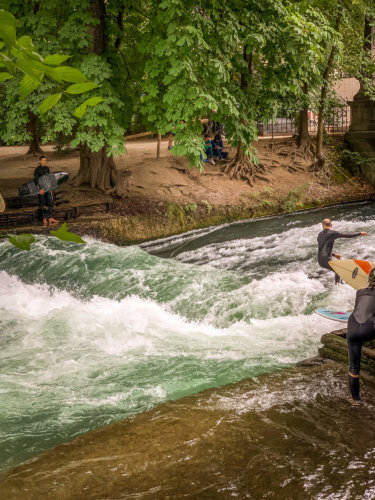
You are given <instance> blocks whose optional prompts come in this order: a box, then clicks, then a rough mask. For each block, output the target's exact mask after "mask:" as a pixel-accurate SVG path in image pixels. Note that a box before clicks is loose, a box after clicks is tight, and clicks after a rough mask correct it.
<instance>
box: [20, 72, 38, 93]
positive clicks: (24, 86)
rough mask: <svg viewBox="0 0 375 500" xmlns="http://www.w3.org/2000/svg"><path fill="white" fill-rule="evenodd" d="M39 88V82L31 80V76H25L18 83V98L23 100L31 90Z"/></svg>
mask: <svg viewBox="0 0 375 500" xmlns="http://www.w3.org/2000/svg"><path fill="white" fill-rule="evenodd" d="M37 87H39V82H38V81H37V80H34V78H31V76H28V75H25V76H24V77H23V78H22V80H21V81H20V97H21V99H25V97H27V96H28V95H29V94H31V92H32V91H33V90H35V89H36V88H37Z"/></svg>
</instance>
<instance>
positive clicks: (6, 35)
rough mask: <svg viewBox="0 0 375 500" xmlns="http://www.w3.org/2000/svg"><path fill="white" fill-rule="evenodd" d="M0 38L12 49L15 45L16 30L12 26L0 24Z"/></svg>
mask: <svg viewBox="0 0 375 500" xmlns="http://www.w3.org/2000/svg"><path fill="white" fill-rule="evenodd" d="M0 38H1V39H2V40H4V42H5V43H6V45H8V46H9V47H12V46H13V45H15V43H16V30H15V29H14V28H13V26H9V25H6V24H1V23H0Z"/></svg>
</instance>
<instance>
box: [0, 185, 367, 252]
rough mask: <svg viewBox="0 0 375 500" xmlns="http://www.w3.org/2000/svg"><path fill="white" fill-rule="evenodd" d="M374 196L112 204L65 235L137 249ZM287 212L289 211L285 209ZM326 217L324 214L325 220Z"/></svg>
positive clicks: (45, 230) (31, 228)
mask: <svg viewBox="0 0 375 500" xmlns="http://www.w3.org/2000/svg"><path fill="white" fill-rule="evenodd" d="M374 200H375V190H374V189H373V188H370V187H369V186H367V187H366V189H364V190H363V191H362V190H361V191H360V192H354V193H353V192H351V193H349V194H348V195H347V194H345V193H342V195H341V196H337V197H334V198H330V199H329V198H327V199H325V200H323V201H322V200H321V199H312V200H311V199H309V200H303V199H302V200H300V201H297V198H293V197H292V199H291V200H289V202H288V203H286V202H285V199H284V198H282V199H279V200H274V201H272V202H270V201H269V202H267V200H259V203H256V204H253V205H251V206H243V205H241V206H210V205H208V204H194V205H180V204H178V203H174V202H173V203H170V202H162V201H153V200H142V201H141V202H139V200H138V202H137V203H138V208H140V209H139V210H136V211H132V213H130V214H129V213H128V212H129V210H128V208H129V203H130V202H126V203H124V202H117V203H115V204H114V207H113V210H111V211H110V212H108V213H104V214H96V215H94V216H78V217H77V218H76V219H71V220H69V221H68V222H67V223H68V227H69V230H70V231H72V232H75V233H77V234H79V235H80V236H90V237H93V238H96V239H99V240H101V241H103V242H106V243H113V244H116V245H119V246H128V245H137V244H141V243H147V242H152V241H153V240H158V239H163V238H168V237H171V236H176V235H182V234H183V233H188V232H193V231H197V230H202V229H208V228H215V227H217V226H221V225H224V224H230V223H235V222H246V221H250V220H253V221H256V220H262V219H265V218H270V217H275V216H283V215H294V214H298V213H303V212H309V211H316V210H321V209H324V208H326V209H327V211H329V209H330V208H333V207H336V206H340V205H346V204H351V203H360V202H372V201H374ZM288 207H290V210H288V209H286V208H288ZM328 216H329V213H328V214H327V217H328ZM51 229H52V227H43V226H42V225H27V226H22V227H15V228H9V229H0V237H6V236H7V234H22V233H32V234H44V235H48V234H49V232H50V230H51Z"/></svg>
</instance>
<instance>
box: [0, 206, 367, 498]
mask: <svg viewBox="0 0 375 500" xmlns="http://www.w3.org/2000/svg"><path fill="white" fill-rule="evenodd" d="M327 215H328V216H330V217H331V218H332V219H334V229H337V230H340V231H344V232H356V231H367V232H369V237H367V238H362V237H361V238H355V239H351V240H339V241H338V242H336V246H335V249H336V251H338V252H339V253H341V255H342V256H343V257H347V258H352V257H358V258H362V259H367V260H372V259H373V255H374V250H375V228H374V220H375V207H374V205H373V204H372V203H362V204H349V205H344V206H341V207H335V208H330V209H329V210H320V211H319V210H317V211H313V212H306V213H299V214H294V215H290V216H281V217H271V218H267V219H262V220H257V221H245V222H241V223H235V224H230V225H225V226H222V227H219V228H211V229H208V230H204V231H197V232H193V233H190V234H187V235H182V236H179V237H173V238H167V239H165V240H162V241H158V242H151V243H148V244H144V245H141V246H133V247H123V248H121V247H117V246H115V245H110V244H105V243H102V242H99V241H95V240H93V239H90V238H88V239H87V244H86V245H76V244H69V243H63V242H61V241H59V240H57V239H54V238H47V237H43V236H38V237H37V238H36V243H35V244H34V245H32V249H31V251H30V252H24V251H20V250H18V249H16V248H15V247H13V246H11V245H10V244H9V243H8V242H2V243H0V312H1V317H0V329H1V335H0V347H1V349H0V380H1V384H0V386H1V390H0V405H1V409H2V411H1V413H0V466H1V469H3V470H4V469H9V468H10V467H12V466H14V465H16V464H18V463H20V462H22V461H24V460H25V459H27V458H29V457H31V456H33V455H36V454H38V453H40V452H41V451H43V450H46V449H48V448H51V447H52V446H54V445H56V444H58V443H61V442H65V441H69V440H71V439H73V438H74V437H76V436H78V435H81V434H84V433H86V432H87V431H89V430H93V429H96V428H99V427H101V426H105V425H107V424H109V423H112V422H116V421H119V420H121V419H124V418H125V417H129V416H132V415H135V414H139V413H144V412H146V411H147V410H150V409H152V408H154V407H156V406H157V405H159V404H160V403H163V402H165V401H169V400H178V399H179V398H182V397H184V396H189V395H194V394H197V393H198V392H200V391H202V390H204V389H208V388H215V387H222V386H224V385H226V384H228V383H237V382H239V381H241V380H244V379H248V378H253V377H257V378H256V379H254V380H255V381H256V380H264V378H262V377H263V375H262V374H272V373H273V374H274V375H273V376H274V377H280V375H279V374H280V373H283V372H278V371H277V370H280V369H281V368H288V367H293V366H294V365H295V364H296V363H297V362H298V361H300V360H303V359H305V358H308V357H310V356H314V355H315V354H316V353H317V348H318V347H319V345H320V337H321V335H322V334H324V333H326V332H329V331H331V330H334V329H337V323H334V322H331V321H329V320H325V319H323V318H321V317H318V316H317V315H316V314H315V313H314V309H316V308H317V307H332V308H335V309H338V310H348V309H350V308H352V307H353V301H354V296H355V292H354V290H353V289H351V288H350V287H349V286H347V285H341V286H335V285H334V282H333V276H332V275H331V273H329V272H327V271H325V270H323V269H320V268H319V267H318V266H317V263H316V246H317V245H316V237H317V233H318V232H319V231H320V221H321V219H322V218H324V217H326V216H327ZM291 370H292V372H290V373H294V372H293V370H294V369H293V368H291ZM285 373H289V372H285ZM260 375H262V377H259V376H260ZM341 376H343V377H344V375H342V374H341V373H340V374H339V375H338V378H337V380H340V377H341ZM270 377H271V375H270ZM285 377H287V376H286V375H285ZM269 380H271V379H269ZM277 380H279V378H278V379H277ZM327 380H331V382H332V387H331V389H330V390H331V391H332V393H333V395H334V396H335V397H336V398H337V407H336V408H335V404H334V403H332V408H329V411H328V410H327V413H329V415H326V418H327V422H329V421H330V419H331V420H332V422H333V421H335V419H334V417H333V416H332V412H333V411H336V410H337V411H339V410H338V409H339V407H340V405H341V406H343V405H344V408H346V406H345V405H346V403H347V401H346V398H347V393H346V390H345V389H343V387H342V386H341V385H340V384H338V383H337V381H336V378H335V377H333V378H331V375H330V376H329V377H328V378H327ZM327 380H325V384H326V386H327ZM278 383H279V382H278ZM280 384H281V383H280ZM239 386H240V384H239V385H238V387H239ZM268 386H269V385H268ZM294 390H295V389H294V387H293V384H292V386H291V387H290V386H288V384H285V383H283V384H281V385H280V387H279V388H278V389H277V391H276V392H277V393H278V394H279V396H280V397H279V403H280V401H284V400H286V401H288V402H289V403H288V404H289V405H290V404H292V403H291V394H293V391H294ZM327 390H328V389H327ZM280 391H281V392H280ZM283 391H284V392H283ZM335 391H336V392H335ZM314 394H315V393H314ZM269 397H271V396H269ZM314 397H315V396H314ZM276 399H277V398H276ZM344 402H345V403H344ZM309 404H310V405H311V412H312V414H316V416H318V415H319V412H318V411H317V409H316V408H315V409H314V405H312V403H311V401H309ZM369 404H370V403H369ZM270 405H271V404H270ZM271 406H272V405H271ZM271 406H270V407H271ZM318 406H319V405H318ZM370 406H371V405H370ZM319 407H320V406H319ZM252 411H253V413H254V411H255V417H254V418H258V419H259V418H260V413H257V411H256V408H255V409H254V408H252ZM259 412H260V410H259ZM302 413H303V412H302ZM262 418H263V417H262ZM301 418H302V417H301ZM317 418H318V417H317ZM370 420H371V419H370ZM366 421H369V418H368V417H366ZM304 425H306V426H307V427H309V426H311V425H312V423H311V419H309V420H308V421H307V420H305V421H303V419H302V420H301V421H300V422H299V423H298V425H297V427H296V429H297V428H299V429H303V426H304ZM322 425H323V424H322ZM371 425H372V424H371ZM197 426H198V427H199V422H198V423H197ZM271 427H272V426H271ZM270 432H271V434H272V432H273V433H274V432H275V428H273V429H271V431H270ZM312 434H313V437H312V438H311V440H312V442H311V446H313V447H314V446H316V445H317V443H315V444H314V439H317V437H315V438H314V435H315V434H316V432H315V433H314V432H313V433H312ZM251 436H252V439H258V440H263V441H264V440H266V436H264V435H262V431H261V430H260V433H259V435H258V434H257V432H255V431H254V430H253V431H252V433H251ZM257 436H258V437H257ZM172 439H173V438H172ZM248 439H250V437H248ZM367 442H368V441H367ZM374 450H375V447H374V446H373V443H369V444H368V449H367V450H362V451H363V453H364V454H365V453H369V454H370V455H371V453H373V452H374ZM272 453H274V451H273V452H272ZM371 456H372V455H371ZM247 459H248V458H247ZM275 463H277V457H274V463H273V464H272V459H271V458H270V459H269V467H271V468H272V467H274V466H275ZM354 469H355V467H354ZM360 469H361V468H359V470H360ZM361 473H363V470H362V472H361ZM327 474H328V472H327ZM325 477H326V473H325V472H324V473H321V474H320V476H319V481H320V484H322V491H323V490H324V478H325ZM326 480H327V484H328V482H329V481H328V478H326ZM322 498H323V497H322ZM324 498H328V497H324ZM330 498H331V497H330ZM332 498H336V497H332ZM337 498H339V497H337ZM340 498H343V497H342V496H341V497H340ZM348 498H349V497H348ZM368 498H370V497H368Z"/></svg>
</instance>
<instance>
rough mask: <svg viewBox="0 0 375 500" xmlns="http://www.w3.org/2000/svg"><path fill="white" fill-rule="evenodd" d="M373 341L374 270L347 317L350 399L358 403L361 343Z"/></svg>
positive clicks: (374, 311) (374, 330)
mask: <svg viewBox="0 0 375 500" xmlns="http://www.w3.org/2000/svg"><path fill="white" fill-rule="evenodd" d="M374 339H375V269H371V271H370V273H369V277H368V288H361V289H360V290H358V291H357V295H356V299H355V306H354V311H353V313H352V314H351V315H350V316H349V320H348V331H347V334H346V341H347V343H348V353H349V387H350V392H351V395H352V398H353V399H354V401H358V400H359V399H360V397H359V372H360V368H361V351H362V344H363V342H367V341H368V340H374Z"/></svg>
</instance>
